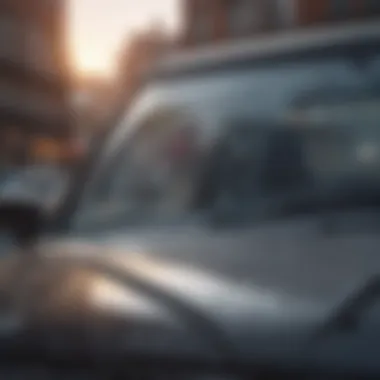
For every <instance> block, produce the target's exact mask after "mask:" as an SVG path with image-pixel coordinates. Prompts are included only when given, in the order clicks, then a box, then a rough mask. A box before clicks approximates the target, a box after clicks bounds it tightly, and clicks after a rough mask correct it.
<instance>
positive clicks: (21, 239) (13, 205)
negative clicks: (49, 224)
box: [0, 201, 46, 247]
mask: <svg viewBox="0 0 380 380" xmlns="http://www.w3.org/2000/svg"><path fill="white" fill-rule="evenodd" d="M45 223H46V213H45V212H44V210H43V209H42V208H40V207H39V206H38V205H36V204H33V203H26V202H20V201H5V202H1V203H0V229H1V230H3V231H5V232H8V233H9V234H10V235H11V236H12V238H13V239H14V241H15V243H17V245H18V246H21V247H26V246H30V245H32V244H33V243H34V242H35V241H36V240H37V238H38V236H39V234H40V232H41V230H42V229H43V226H44V224H45Z"/></svg>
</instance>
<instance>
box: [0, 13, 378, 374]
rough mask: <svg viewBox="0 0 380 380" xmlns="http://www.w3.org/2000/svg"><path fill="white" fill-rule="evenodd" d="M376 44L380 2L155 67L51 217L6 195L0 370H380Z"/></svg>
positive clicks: (0, 219)
mask: <svg viewBox="0 0 380 380" xmlns="http://www.w3.org/2000/svg"><path fill="white" fill-rule="evenodd" d="M379 44H380V23H379V22H378V20H377V21H376V22H365V23H364V22H362V23H357V24H345V25H343V24H341V25H336V26H331V27H326V26H321V27H318V28H315V29H308V30H297V31H289V32H286V33H282V34H281V35H273V36H267V37H265V36H263V37H260V38H255V39H252V40H250V41H243V42H241V43H234V44H233V45H231V46H227V45H223V46H222V45H221V46H219V47H214V48H210V49H205V50H203V51H199V52H197V53H196V52H191V53H190V52H189V53H183V54H180V53H178V55H176V56H173V57H168V58H167V59H166V60H165V61H164V62H162V63H161V64H159V65H157V68H156V70H154V71H153V72H152V73H151V75H150V76H149V77H148V78H147V81H146V83H145V84H144V87H143V88H142V89H141V91H140V93H139V94H138V95H137V96H136V98H135V99H134V100H133V103H132V104H130V105H129V106H128V110H125V111H124V112H122V115H121V116H120V117H118V118H117V119H118V121H117V122H116V123H115V125H112V126H110V128H108V129H106V131H107V133H106V132H105V135H104V136H102V137H101V139H100V140H101V141H99V144H98V145H97V146H96V149H95V150H94V151H93V153H92V154H91V155H90V157H89V161H88V162H87V163H86V165H83V167H81V168H80V170H79V171H78V173H77V177H76V181H74V182H73V186H72V187H71V188H70V191H68V194H67V197H66V198H65V200H64V202H63V203H62V206H61V207H60V208H59V210H57V212H56V213H55V214H54V215H50V217H49V218H46V216H45V215H44V214H43V213H41V212H40V211H39V209H38V208H35V207H32V206H28V207H26V206H25V205H20V204H18V203H17V202H13V203H12V202H11V203H8V204H3V205H2V207H0V225H1V226H2V228H3V229H8V230H10V231H12V233H13V234H14V236H15V239H17V242H18V247H17V249H15V250H14V251H12V252H9V254H7V255H4V257H2V258H1V261H0V295H1V296H0V305H1V309H0V322H1V323H0V327H1V331H0V350H1V355H0V361H1V365H0V373H1V371H2V368H4V371H5V369H7V371H8V372H7V374H8V375H7V376H9V374H10V373H11V374H22V373H23V372H22V371H23V370H24V369H25V372H26V371H27V370H28V371H30V370H31V369H33V370H35V371H38V370H42V371H44V372H43V373H44V374H45V376H46V378H54V377H55V376H56V375H57V374H58V372H57V371H60V372H59V373H60V375H61V374H62V375H63V373H67V374H70V376H74V375H75V376H77V377H80V375H83V376H88V377H91V378H102V377H103V378H110V377H112V376H114V377H115V378H126V377H131V378H133V377H139V378H147V379H151V378H152V379H153V378H154V379H158V378H164V377H165V378H189V379H190V378H194V379H200V378H222V379H225V378H259V379H261V378H274V379H283V378H302V379H314V378H322V379H324V378H326V379H341V378H352V379H355V378H361V379H365V378H368V379H369V378H378V377H379V376H380V361H379V355H380V344H379V335H380V323H379V308H378V305H376V300H377V296H378V294H379V288H380V285H379V284H380V280H379V273H380V260H379V252H378V250H379V244H380V234H379V232H380V224H379V221H380V213H379V207H380V199H379V194H380V193H379V190H380V177H379V173H380V170H379V169H380V134H379V122H380V117H379V116H380V115H379V113H380V107H379V101H380V52H379V48H378V47H379ZM15 363H17V368H16V364H15ZM63 370H65V371H66V372H62V371H63ZM10 371H11V372H10ZM12 371H13V372H12ZM4 373H5V372H4ZM30 373H31V372H28V374H25V373H24V375H22V376H25V377H28V376H30ZM20 376H21V375H20Z"/></svg>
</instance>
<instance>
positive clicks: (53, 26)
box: [0, 0, 71, 162]
mask: <svg viewBox="0 0 380 380" xmlns="http://www.w3.org/2000/svg"><path fill="white" fill-rule="evenodd" d="M65 9H66V7H65V0H28V1H25V0H0V160H2V161H4V160H5V161H8V160H11V161H12V160H16V161H20V162H24V161H25V160H27V159H28V157H29V155H30V152H31V147H32V145H33V143H34V141H35V140H36V139H38V138H46V137H49V138H54V139H57V140H65V139H67V138H69V135H70V133H71V130H70V126H71V121H70V112H69V109H68V107H69V102H68V100H69V99H68V94H69V70H68V62H67V59H66V45H65V44H66V42H65V40H66V30H65V25H66V12H65Z"/></svg>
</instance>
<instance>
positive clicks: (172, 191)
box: [79, 109, 202, 227]
mask: <svg viewBox="0 0 380 380" xmlns="http://www.w3.org/2000/svg"><path fill="white" fill-rule="evenodd" d="M201 156H202V148H201V140H200V137H199V133H198V129H197V126H196V125H195V123H194V122H193V121H192V120H191V119H190V118H189V117H187V115H185V113H184V112H180V111H177V110H174V111H173V110H168V109H159V110H157V111H154V112H151V113H150V114H149V115H147V116H145V117H143V118H142V120H141V121H140V122H139V125H138V128H137V129H136V130H135V132H134V133H133V134H132V135H130V136H128V138H127V139H126V141H124V143H123V144H121V145H120V147H119V148H118V150H117V151H115V152H114V154H113V155H112V157H111V158H110V160H109V162H108V164H107V165H105V166H104V170H103V172H102V173H100V174H99V178H98V179H97V180H96V181H95V182H96V183H94V185H93V186H92V187H91V190H90V193H89V194H87V195H86V200H85V203H86V205H85V206H84V210H82V211H81V212H79V214H80V215H79V218H80V220H79V224H83V223H84V224H87V225H88V226H90V225H94V224H95V225H99V226H104V227H107V226H109V227H115V226H123V225H130V224H132V225H134V224H138V225H146V224H148V223H154V224H155V223H158V224H159V223H166V222H168V221H170V220H172V219H173V218H181V217H183V216H185V215H186V214H188V213H189V209H190V208H191V203H192V198H193V196H194V191H195V189H196V187H197V178H198V175H199V174H198V170H199V168H200V167H201V165H199V160H200V159H201Z"/></svg>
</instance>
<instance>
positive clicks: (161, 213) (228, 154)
mask: <svg viewBox="0 0 380 380" xmlns="http://www.w3.org/2000/svg"><path fill="white" fill-rule="evenodd" d="M338 50H339V49H337V53H336V54H324V53H322V52H321V53H319V54H316V53H315V52H313V53H312V54H309V55H308V54H306V55H305V56H304V57H294V59H293V60H292V59H289V57H287V58H286V59H279V58H277V59H274V60H273V62H265V63H255V62H253V63H252V65H251V66H249V65H246V66H245V67H244V68H239V69H238V68H233V67H231V68H226V70H225V71H215V72H213V71H208V72H205V73H200V74H199V75H195V74H194V76H192V77H190V76H189V77H183V78H177V79H175V78H174V79H170V80H169V79H168V80H162V81H157V82H155V83H152V84H151V85H150V86H148V87H147V88H146V89H145V90H144V91H143V93H142V94H141V97H140V98H138V99H137V101H136V103H135V105H134V106H133V107H132V108H131V110H130V112H129V113H128V115H127V116H126V117H125V118H124V119H123V120H122V122H121V123H120V124H119V126H118V127H117V128H116V131H115V134H114V136H113V137H112V138H111V140H110V142H109V144H107V147H106V149H105V153H104V156H103V161H102V163H101V165H99V168H98V171H97V173H96V174H95V175H94V177H93V179H92V181H90V182H89V185H88V188H87V190H86V192H85V196H84V199H83V202H82V204H81V205H80V207H79V209H78V212H77V216H76V223H77V225H81V226H83V225H87V226H88V225H92V224H94V223H95V224H100V225H102V226H105V225H107V226H114V225H119V226H122V225H124V224H128V223H132V224H133V223H137V221H138V224H139V225H141V224H143V225H146V224H155V223H157V222H158V223H160V222H162V221H164V220H165V221H167V220H173V218H174V219H175V220H178V218H181V217H183V216H184V215H190V214H192V215H195V209H194V207H195V206H194V205H199V204H202V210H204V209H205V208H206V209H208V210H212V212H215V210H219V211H220V210H224V211H226V210H230V211H228V212H226V215H227V219H228V218H229V217H230V218H235V217H236V218H237V219H238V220H239V218H242V213H241V212H240V211H242V210H244V212H245V213H247V212H248V213H250V214H251V215H256V216H257V215H261V214H262V213H258V212H257V210H258V209H260V210H261V209H265V207H266V206H265V205H271V209H273V208H275V207H277V206H278V205H280V204H281V202H285V201H286V200H287V199H292V201H294V200H297V198H300V199H308V198H310V197H311V195H313V196H315V195H316V194H323V196H324V197H327V198H328V196H329V194H330V195H331V197H332V198H334V199H336V198H337V194H338V195H339V194H340V193H342V192H345V191H348V190H350V188H353V184H362V187H365V188H367V189H368V187H371V188H372V189H376V190H377V189H380V129H379V123H380V107H379V105H380V54H378V52H377V49H373V48H372V47H368V46H353V47H352V49H350V50H349V52H347V51H346V52H345V53H344V54H341V53H339V52H338ZM359 187H360V186H359ZM332 198H331V199H332ZM248 206H252V207H253V209H252V207H248ZM232 210H235V211H234V212H232ZM239 210H240V211H239ZM272 211H273V210H272ZM233 214H236V216H234V217H232V215H233ZM176 218H177V219H176ZM95 221H96V222H95Z"/></svg>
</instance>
